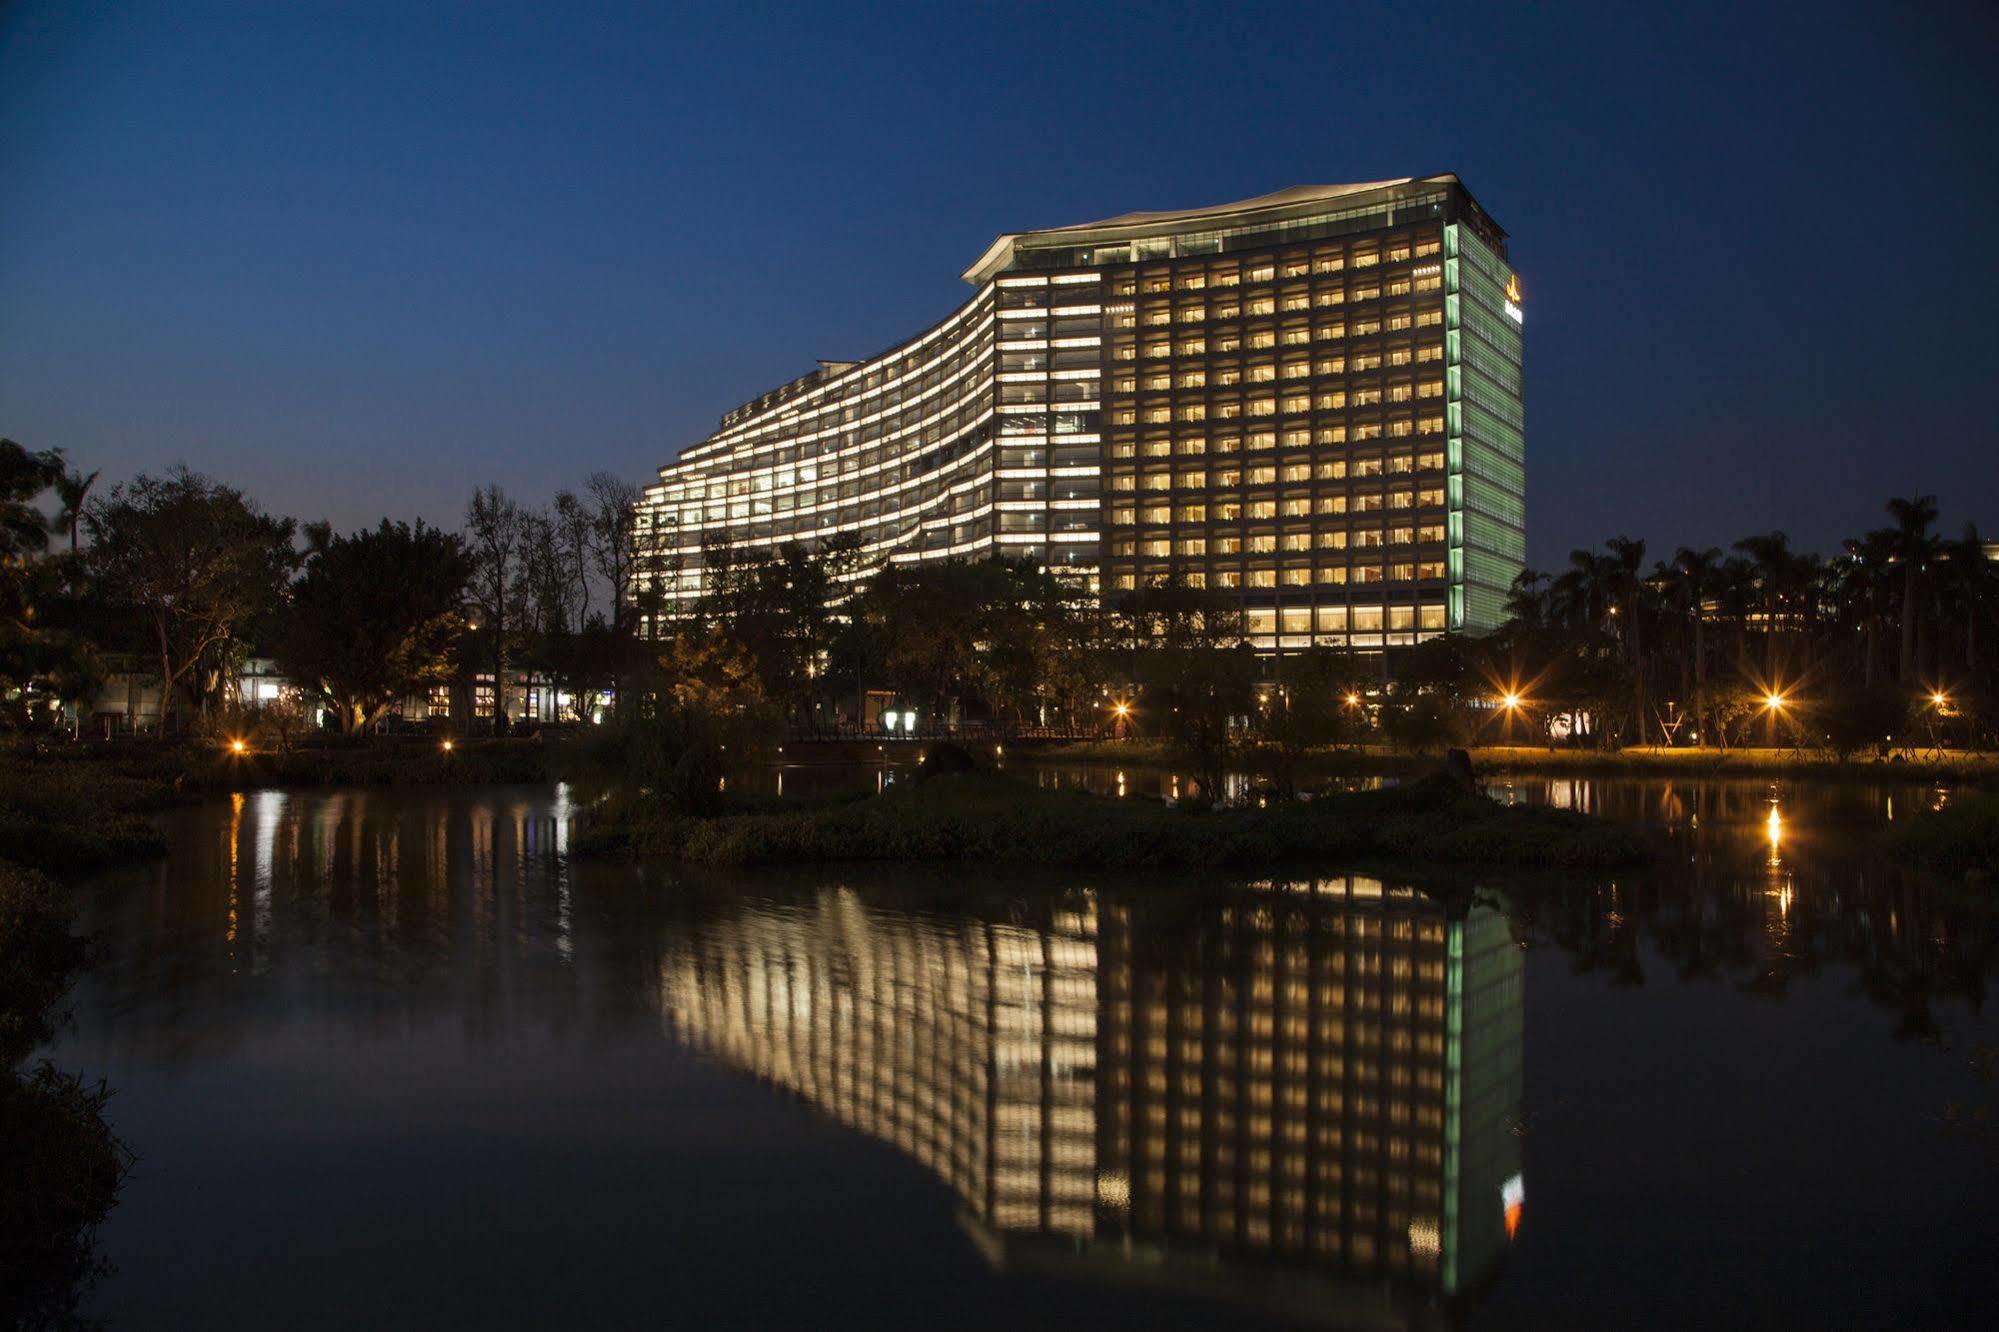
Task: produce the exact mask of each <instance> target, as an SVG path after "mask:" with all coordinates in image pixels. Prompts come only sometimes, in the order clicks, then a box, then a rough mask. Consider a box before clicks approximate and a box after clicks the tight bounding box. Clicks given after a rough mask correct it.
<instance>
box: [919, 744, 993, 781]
mask: <svg viewBox="0 0 1999 1332" xmlns="http://www.w3.org/2000/svg"><path fill="white" fill-rule="evenodd" d="M978 766H979V765H978V763H977V762H976V761H975V760H974V759H973V758H972V756H971V755H970V754H969V753H967V752H966V751H965V750H964V749H962V748H960V747H959V746H957V745H954V744H951V743H949V742H948V741H946V742H942V743H939V744H934V745H932V746H930V748H929V749H927V750H925V751H924V752H923V762H922V763H921V764H920V765H919V766H918V768H917V775H918V776H921V777H939V776H943V775H944V774H947V773H953V772H975V771H977V770H978Z"/></svg>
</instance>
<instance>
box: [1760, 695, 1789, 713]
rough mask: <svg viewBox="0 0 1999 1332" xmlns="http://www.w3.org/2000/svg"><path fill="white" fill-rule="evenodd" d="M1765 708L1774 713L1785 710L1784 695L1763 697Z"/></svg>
mask: <svg viewBox="0 0 1999 1332" xmlns="http://www.w3.org/2000/svg"><path fill="white" fill-rule="evenodd" d="M1763 706H1764V707H1766V708H1768V709H1770V711H1772V712H1782V711H1783V710H1784V696H1783V695H1782V694H1765V695H1764V696H1763Z"/></svg>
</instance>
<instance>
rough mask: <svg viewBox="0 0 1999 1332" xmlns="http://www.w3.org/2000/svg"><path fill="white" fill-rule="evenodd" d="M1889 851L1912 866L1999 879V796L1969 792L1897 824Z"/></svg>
mask: <svg viewBox="0 0 1999 1332" xmlns="http://www.w3.org/2000/svg"><path fill="white" fill-rule="evenodd" d="M1887 844H1888V850H1889V852H1890V853H1891V854H1893V855H1894V856H1896V857H1897V858H1898V859H1901V860H1906V861H1908V862H1909V863H1910V864H1912V865H1925V866H1929V867H1931V868H1934V869H1951V870H1972V871H1978V872H1982V873H1984V874H1987V875H1999V792H1995V791H1970V792H1964V793H1962V794H1960V795H1959V796H1957V798H1955V799H1953V800H1952V801H1951V802H1950V803H1949V804H1947V805H1945V806H1944V807H1943V808H1942V809H1940V810H1936V811H1934V812H1931V813H1926V814H1920V815H1917V816H1916V817H1915V818H1912V819H1907V820H1905V821H1903V822H1900V823H1898V824H1897V825H1896V826H1895V829H1894V831H1892V832H1891V833H1889V834H1888V839H1887Z"/></svg>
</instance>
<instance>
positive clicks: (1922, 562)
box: [1888, 495, 1937, 685]
mask: <svg viewBox="0 0 1999 1332" xmlns="http://www.w3.org/2000/svg"><path fill="white" fill-rule="evenodd" d="M1888 513H1889V516H1890V517H1892V518H1894V520H1895V557H1896V558H1897V559H1899V560H1900V561H1901V562H1902V656H1901V667H1900V672H1899V678H1900V679H1901V681H1902V683H1903V684H1904V685H1907V684H1909V683H1911V682H1912V681H1913V680H1914V679H1915V675H1916V603H1917V601H1918V599H1919V598H1920V596H1921V593H1922V588H1923V581H1924V579H1923V575H1924V571H1925V566H1926V565H1928V563H1929V560H1930V556H1931V555H1932V554H1933V553H1934V552H1935V549H1936V540H1935V538H1933V537H1932V536H1930V524H1932V523H1934V522H1935V521H1936V520H1937V497H1936V496H1935V495H1917V496H1915V497H1914V498H1912V499H1891V500H1889V501H1888Z"/></svg>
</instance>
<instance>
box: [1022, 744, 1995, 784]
mask: <svg viewBox="0 0 1999 1332" xmlns="http://www.w3.org/2000/svg"><path fill="white" fill-rule="evenodd" d="M1466 752H1467V753H1468V754H1469V755H1470V756H1471V761H1472V767H1473V769H1474V770H1475V771H1477V772H1479V773H1480V774H1486V773H1545V774H1548V775H1551V776H1558V777H1560V776H1574V777H1592V776H1602V777H1613V776H1614V777H1647V776H1659V777H1681V776H1685V777H1710V778H1732V777H1810V778H1814V779H1822V780H1844V781H1852V780H1859V781H1931V780H1941V781H1953V782H1980V781H1987V780H1999V753H1994V752H1986V751H1979V752H1975V753H1959V754H1947V755H1943V756H1941V757H1937V756H1934V755H1933V753H1932V751H1928V750H1922V751H1908V750H1897V751H1895V752H1894V753H1893V754H1891V755H1889V756H1887V757H1882V756H1878V755H1869V756H1851V757H1849V758H1847V759H1844V760H1841V759H1837V758H1834V757H1833V756H1832V755H1830V754H1826V753H1823V752H1818V751H1812V750H1795V749H1760V748H1759V749H1706V748H1700V749H1696V748H1677V749H1667V748H1662V747H1658V746H1646V747H1642V748H1641V747H1631V748H1627V749H1621V750H1574V749H1547V748H1543V747H1539V746H1527V745H1482V746H1476V747H1473V748H1470V749H1468V750H1467V751H1466ZM1030 756H1031V757H1033V758H1036V759H1038V760H1041V761H1043V762H1062V763H1089V764H1106V765H1123V766H1132V767H1158V766H1162V765H1166V766H1170V765H1171V764H1172V762H1173V759H1172V754H1171V751H1170V749H1169V747H1168V746H1167V745H1166V744H1165V743H1164V742H1162V741H1156V740H1094V741H1080V742H1074V743H1069V744H1063V745H1057V746H1050V747H1046V748H1035V749H1032V750H1025V749H1024V750H1023V751H1022V757H1030ZM1270 757H1271V755H1270V753H1269V751H1267V750H1260V749H1255V748H1251V749H1245V750H1244V751H1243V752H1242V755H1241V757H1240V759H1239V760H1237V761H1236V762H1233V763H1231V765H1230V766H1231V767H1232V768H1235V767H1240V768H1242V769H1244V770H1246V771H1250V772H1255V771H1257V770H1258V769H1260V768H1261V767H1263V766H1265V765H1267V764H1268V762H1269V760H1270ZM1437 759H1438V756H1436V755H1424V754H1412V753H1408V752H1406V751H1403V750H1395V749H1389V748H1387V747H1385V746H1380V745H1368V746H1362V747H1359V748H1343V749H1320V750H1312V751H1310V752H1308V753H1307V754H1306V755H1305V756H1304V758H1303V760H1302V761H1301V765H1300V766H1301V769H1302V770H1303V771H1306V772H1310V773H1313V774H1320V775H1329V776H1338V775H1366V776H1376V775H1386V776H1407V775H1411V774H1419V773H1422V772H1426V771H1428V770H1429V769H1431V768H1432V767H1434V766H1435V765H1436V763H1437Z"/></svg>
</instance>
